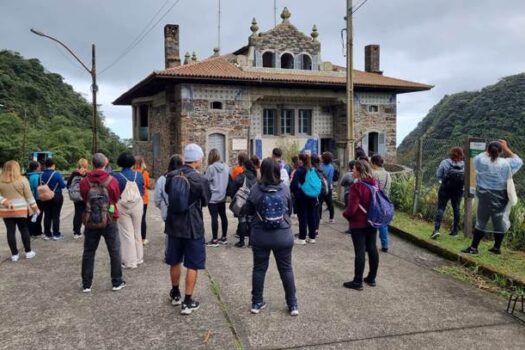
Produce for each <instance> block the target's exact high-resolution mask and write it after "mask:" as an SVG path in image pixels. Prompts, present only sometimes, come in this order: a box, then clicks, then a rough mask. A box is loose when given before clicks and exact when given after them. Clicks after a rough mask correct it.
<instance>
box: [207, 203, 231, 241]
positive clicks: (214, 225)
mask: <svg viewBox="0 0 525 350" xmlns="http://www.w3.org/2000/svg"><path fill="white" fill-rule="evenodd" d="M208 210H209V211H210V215H211V232H212V235H213V239H217V237H218V235H219V216H220V217H221V228H222V237H226V235H227V234H228V218H227V217H226V202H221V203H208Z"/></svg>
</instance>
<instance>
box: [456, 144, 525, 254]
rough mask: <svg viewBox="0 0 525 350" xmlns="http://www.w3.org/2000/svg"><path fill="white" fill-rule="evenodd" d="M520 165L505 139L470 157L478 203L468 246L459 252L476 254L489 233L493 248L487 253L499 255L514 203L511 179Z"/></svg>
mask: <svg viewBox="0 0 525 350" xmlns="http://www.w3.org/2000/svg"><path fill="white" fill-rule="evenodd" d="M502 155H504V156H505V157H502ZM522 166H523V160H522V159H521V158H520V157H519V156H518V155H517V154H515V153H514V152H512V150H511V149H510V147H509V146H508V144H507V141H505V140H498V141H493V142H491V143H489V145H488V146H487V150H486V152H483V153H480V154H478V155H477V156H476V157H475V158H474V168H475V169H476V198H477V200H478V209H477V212H476V227H475V229H474V237H473V238H472V243H471V244H470V246H469V247H468V248H466V249H464V250H462V251H461V252H462V253H465V254H475V255H477V254H479V250H478V247H479V243H480V242H481V240H482V239H483V237H484V236H485V234H486V233H493V234H494V246H493V247H492V248H490V249H489V250H488V251H489V252H490V253H492V254H496V255H500V254H501V244H502V243H503V239H504V238H505V234H506V233H507V232H508V230H509V229H510V219H509V216H510V211H511V209H512V207H513V206H515V205H516V204H518V196H517V194H516V188H515V185H514V180H513V176H514V175H515V174H516V173H517V172H518V171H519V170H520V169H521V167H522Z"/></svg>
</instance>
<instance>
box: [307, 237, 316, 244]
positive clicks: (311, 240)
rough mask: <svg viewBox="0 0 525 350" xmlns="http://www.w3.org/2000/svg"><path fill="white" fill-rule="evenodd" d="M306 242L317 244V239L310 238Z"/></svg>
mask: <svg viewBox="0 0 525 350" xmlns="http://www.w3.org/2000/svg"><path fill="white" fill-rule="evenodd" d="M306 242H307V243H310V244H315V239H311V238H308V239H307V240H306Z"/></svg>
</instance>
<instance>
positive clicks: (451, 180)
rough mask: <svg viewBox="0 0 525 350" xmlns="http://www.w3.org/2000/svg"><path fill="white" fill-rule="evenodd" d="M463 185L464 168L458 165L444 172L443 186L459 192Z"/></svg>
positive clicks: (448, 189)
mask: <svg viewBox="0 0 525 350" xmlns="http://www.w3.org/2000/svg"><path fill="white" fill-rule="evenodd" d="M464 186H465V170H464V168H463V167H461V166H459V165H452V167H451V168H450V169H449V170H448V171H447V172H446V173H445V177H444V178H443V188H444V189H445V190H447V191H451V192H459V191H462V190H463V187H464Z"/></svg>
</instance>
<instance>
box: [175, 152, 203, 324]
mask: <svg viewBox="0 0 525 350" xmlns="http://www.w3.org/2000/svg"><path fill="white" fill-rule="evenodd" d="M203 158H204V153H203V152H202V148H201V147H200V146H199V145H196V144H194V143H191V144H188V145H186V147H185V148H184V166H183V167H180V168H178V169H175V170H173V171H171V172H170V173H168V175H167V176H166V187H165V188H166V192H167V193H168V203H169V205H168V215H167V219H166V234H167V240H166V241H167V243H166V256H165V261H166V263H167V264H168V265H170V276H171V285H172V288H171V291H170V298H171V304H172V305H174V306H177V305H181V311H180V312H181V314H182V315H190V314H191V313H192V312H193V311H196V310H198V309H199V307H200V304H199V302H198V301H196V300H194V299H193V298H192V296H193V292H194V289H195V284H196V282H197V274H198V270H204V269H205V268H206V247H205V242H204V221H203V215H202V208H203V207H205V206H207V205H208V201H209V200H210V197H211V193H210V186H209V184H208V180H207V179H206V178H205V177H204V176H202V175H200V174H199V173H198V172H197V171H198V170H200V169H201V167H202V159H203ZM183 262H184V267H186V286H185V296H184V300H182V296H181V292H180V288H179V283H180V276H181V264H182V263H183Z"/></svg>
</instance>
